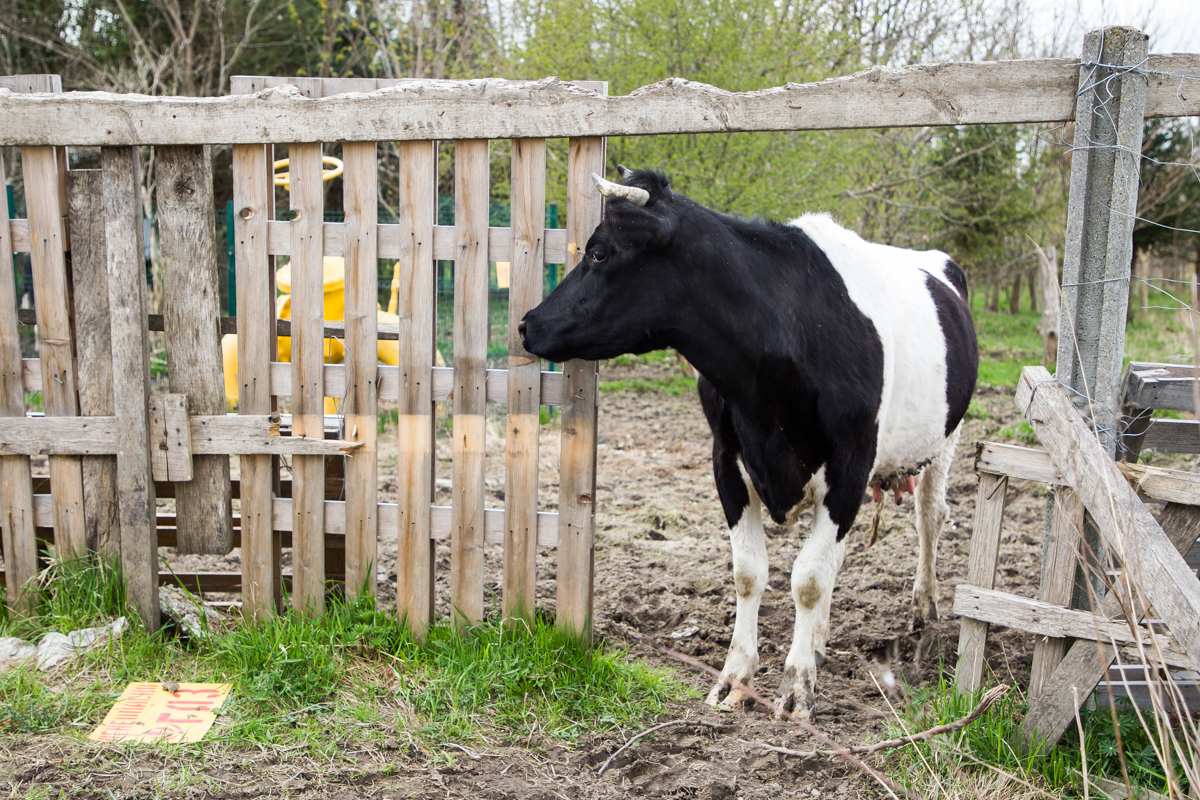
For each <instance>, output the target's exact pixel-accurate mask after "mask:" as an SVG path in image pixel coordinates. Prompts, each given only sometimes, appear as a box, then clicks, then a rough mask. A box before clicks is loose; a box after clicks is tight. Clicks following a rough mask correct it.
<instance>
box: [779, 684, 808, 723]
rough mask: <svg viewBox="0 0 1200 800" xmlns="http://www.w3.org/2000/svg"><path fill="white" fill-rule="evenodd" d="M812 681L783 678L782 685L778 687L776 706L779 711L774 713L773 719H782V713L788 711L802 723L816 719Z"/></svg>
mask: <svg viewBox="0 0 1200 800" xmlns="http://www.w3.org/2000/svg"><path fill="white" fill-rule="evenodd" d="M813 684H814V681H813V680H812V679H811V678H809V679H793V678H791V677H789V676H786V675H785V676H784V679H783V685H782V686H780V687H779V699H778V700H776V701H775V702H776V704H777V705H778V706H779V708H780V711H778V712H776V713H775V719H782V718H783V713H782V712H783V711H790V712H792V713H793V714H795V715H796V716H797V717H799V718H800V719H801V720H803V721H804V722H813V721H814V720H815V719H816V708H817V699H816V697H815V696H814V694H813Z"/></svg>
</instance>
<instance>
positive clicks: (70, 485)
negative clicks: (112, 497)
mask: <svg viewBox="0 0 1200 800" xmlns="http://www.w3.org/2000/svg"><path fill="white" fill-rule="evenodd" d="M21 167H22V171H23V176H24V179H25V198H26V206H27V208H28V213H29V230H30V240H31V243H32V251H31V255H32V260H33V291H34V295H35V296H36V297H37V298H38V302H37V317H38V352H39V356H40V358H41V362H42V376H43V388H42V395H43V397H44V399H45V407H46V414H47V415H49V416H57V417H73V416H76V415H77V414H78V412H79V406H78V400H77V398H76V395H75V385H76V384H75V365H74V362H73V356H74V353H73V350H74V348H73V347H72V340H71V316H70V310H69V297H70V294H69V293H70V288H69V285H68V281H67V267H66V258H65V256H64V254H63V238H64V236H63V224H62V212H63V209H61V208H60V206H59V194H58V172H59V169H58V161H57V157H56V155H55V152H54V149H53V148H49V147H24V148H22V149H21ZM46 376H52V378H53V379H52V380H49V379H47V378H46ZM50 478H51V481H52V482H53V484H54V492H55V517H54V531H55V533H54V536H55V543H56V545H57V546H58V549H59V552H61V553H64V554H70V553H82V552H83V551H84V550H85V549H86V547H87V532H86V526H85V525H84V518H83V466H82V464H81V463H80V461H79V458H78V457H77V456H53V457H51V459H50Z"/></svg>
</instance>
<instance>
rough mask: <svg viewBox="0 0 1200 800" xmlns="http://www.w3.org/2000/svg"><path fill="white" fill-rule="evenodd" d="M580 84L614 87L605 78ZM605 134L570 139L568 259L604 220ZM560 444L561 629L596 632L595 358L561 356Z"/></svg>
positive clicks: (570, 262)
mask: <svg viewBox="0 0 1200 800" xmlns="http://www.w3.org/2000/svg"><path fill="white" fill-rule="evenodd" d="M575 85H576V86H579V87H581V88H584V89H592V90H595V91H598V92H600V93H601V94H608V83H607V82H603V81H583V82H576V84H575ZM604 144H605V140H604V138H602V137H581V138H574V139H571V140H570V142H569V145H568V148H569V149H568V153H567V263H566V264H564V265H563V268H564V269H565V270H566V271H567V272H570V271H571V270H572V269H574V267H575V265H576V263H577V262H578V260H579V258H581V257H582V255H583V248H584V247H585V246H586V245H587V240H588V237H590V236H591V235H592V231H593V230H595V228H596V226H597V225H599V224H600V217H601V214H602V212H603V205H602V199H601V197H600V193H599V192H598V191H596V188H595V186H593V185H592V173H596V174H598V175H603V174H604ZM562 381H563V389H562V406H561V409H562V418H561V419H562V444H561V453H562V455H561V467H560V469H561V472H560V477H559V502H558V571H557V583H558V608H557V614H556V624H557V625H558V627H559V628H560V629H562V630H566V631H569V632H572V633H574V634H576V635H578V636H580V637H581V638H582V639H583V640H584V641H585V642H591V640H592V581H593V577H594V564H593V558H594V556H595V552H594V547H595V540H596V412H597V404H598V402H599V396H598V395H599V374H598V366H597V364H596V362H595V361H580V360H578V359H576V360H573V361H568V362H566V363H565V364H563V378H562Z"/></svg>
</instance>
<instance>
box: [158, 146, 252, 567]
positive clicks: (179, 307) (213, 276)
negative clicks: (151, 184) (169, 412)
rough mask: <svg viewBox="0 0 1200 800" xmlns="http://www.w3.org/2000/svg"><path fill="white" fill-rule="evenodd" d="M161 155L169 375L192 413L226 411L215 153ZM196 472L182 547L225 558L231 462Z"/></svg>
mask: <svg viewBox="0 0 1200 800" xmlns="http://www.w3.org/2000/svg"><path fill="white" fill-rule="evenodd" d="M155 159H156V161H155V170H156V181H155V184H156V190H155V191H156V198H155V199H156V200H157V202H158V232H159V250H160V253H161V257H160V266H161V269H162V285H163V305H164V307H163V326H164V328H165V332H166V337H165V338H166V345H167V363H168V364H169V365H170V368H169V370H168V371H167V378H168V380H169V382H170V388H171V391H172V392H174V393H178V394H183V395H187V410H188V413H190V414H223V413H225V382H224V378H223V373H222V369H223V367H222V363H221V340H220V336H219V335H218V333H217V319H218V318H219V317H220V316H221V309H220V289H219V285H218V282H217V256H218V252H219V250H218V248H217V233H216V227H215V220H216V212H215V206H214V202H215V201H214V200H213V172H212V153H211V151H210V150H209V148H207V147H201V146H198V145H197V146H180V147H160V148H157V152H156V153H155ZM191 469H192V479H191V480H190V481H187V482H186V483H183V484H181V485H180V486H179V487H178V488H177V490H176V495H175V503H176V508H177V512H176V513H177V514H178V517H179V526H178V527H179V543H178V545H176V548H177V549H178V550H179V552H181V553H201V554H206V555H225V554H226V553H228V552H229V551H230V549H232V547H233V527H232V525H231V523H230V515H231V504H230V497H229V459H228V458H226V457H223V456H195V457H194V458H193V459H192V467H191ZM176 480H177V479H176Z"/></svg>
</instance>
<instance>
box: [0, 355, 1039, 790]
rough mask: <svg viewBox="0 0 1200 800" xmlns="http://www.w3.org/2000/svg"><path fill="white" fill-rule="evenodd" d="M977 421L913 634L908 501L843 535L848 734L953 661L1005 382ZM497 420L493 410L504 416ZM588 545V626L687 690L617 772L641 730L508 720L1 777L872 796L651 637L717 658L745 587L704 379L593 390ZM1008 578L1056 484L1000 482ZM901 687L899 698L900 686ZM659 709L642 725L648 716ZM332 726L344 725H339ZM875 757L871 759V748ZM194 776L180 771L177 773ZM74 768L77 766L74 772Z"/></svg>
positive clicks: (964, 448) (968, 431)
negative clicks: (449, 758)
mask: <svg viewBox="0 0 1200 800" xmlns="http://www.w3.org/2000/svg"><path fill="white" fill-rule="evenodd" d="M676 369H677V367H676V366H675V365H673V364H656V365H645V364H643V365H636V366H626V367H620V366H612V365H606V366H604V367H603V368H602V378H603V379H604V380H614V379H618V378H632V377H637V378H659V377H664V376H666V375H669V374H673V371H674V370H676ZM977 400H978V401H979V404H980V405H981V406H982V407H983V408H984V409H986V412H987V414H986V417H984V418H982V419H972V420H969V421H968V422H967V424H966V427H965V431H964V433H963V436H962V439H961V442H960V446H959V454H958V458H957V460H956V462H955V465H954V469H953V472H952V474H951V477H950V485H949V497H948V501H949V503H950V509H951V518H950V521H949V523H948V525H947V527H946V530H945V531H944V533H943V535H942V539H941V545H940V548H939V552H938V560H937V567H938V574H939V577H940V581H941V583H940V591H939V595H938V605H939V609H940V611H941V615H942V618H941V620H940V621H938V622H936V623H934V624H933V625H931V626H929V627H928V628H926V630H925V631H924V632H923V633H921V634H920V635H917V636H914V635H912V634H910V633H909V630H908V627H909V625H908V620H909V608H910V602H911V601H910V593H911V590H912V574H913V570H914V568H915V564H916V554H915V548H916V533H915V530H914V528H913V522H912V517H911V511H912V505H913V501H912V498H911V496H906V497H905V500H904V503H903V505H902V506H899V507H897V506H896V505H894V504H893V502H892V501H891V500H888V501H887V502H886V503H885V505H884V511H883V515H884V517H883V519H884V523H885V529H887V530H888V531H889V532H888V534H887V535H886V536H885V537H884V538H883V539H882V540H881V541H879V542H877V543H876V544H875V545H874V546H872V547H869V548H868V547H867V545H866V542H865V537H864V535H863V534H864V531H865V530H866V529H867V526H868V524H869V521H870V518H871V513H872V510H873V507H872V506H871V505H870V503H867V504H865V505H864V507H863V510H862V511H861V512H860V514H859V519H858V523H857V524H856V526H855V530H854V532H852V533H851V534H850V536H851V541H850V545H849V547H848V550H847V555H846V562H845V566H844V567H843V570H842V572H841V574H840V576H839V578H838V582H837V587H836V590H835V593H834V599H833V612H832V618H831V626H830V629H831V635H830V640H829V646H828V650H827V657H828V660H827V662H826V663H825V664H824V665H823V667H822V668H821V670H820V671H819V685H818V694H819V702H818V707H817V723H818V725H819V727H820V728H821V729H822V730H824V731H825V732H826V733H827V734H829V735H830V736H832V737H833V738H834V739H836V740H837V741H838V742H841V743H845V744H857V743H861V742H865V741H869V740H871V739H872V738H873V737H875V738H877V737H878V736H879V734H880V732H881V731H882V730H883V727H884V720H885V717H887V716H888V710H887V709H888V706H887V702H886V701H885V698H884V697H883V696H882V695H881V694H880V691H879V689H878V688H877V685H876V683H875V681H874V680H873V679H872V675H874V676H875V677H876V678H879V677H880V676H881V675H883V674H884V673H886V672H887V671H888V670H891V671H892V673H893V674H894V675H895V676H896V677H900V678H903V680H904V681H906V682H908V683H909V684H911V685H920V684H923V683H926V682H928V681H931V680H936V679H937V678H938V676H939V668H940V667H942V666H944V667H945V668H946V669H947V670H950V671H952V670H953V666H954V663H955V655H954V653H955V649H956V646H957V642H958V622H957V619H956V618H955V617H954V616H953V615H952V614H951V606H952V603H953V595H954V589H955V586H956V585H957V584H958V583H960V582H961V581H963V579H964V578H965V575H966V570H967V553H968V545H969V539H970V535H971V529H972V524H973V517H974V507H975V490H976V485H977V482H976V476H975V473H974V471H973V455H974V446H975V442H976V441H977V440H979V439H996V438H999V437H1000V436H1001V431H1002V429H1005V428H1008V427H1011V426H1013V425H1014V424H1015V423H1016V421H1017V413H1016V411H1015V409H1014V408H1013V404H1012V400H1011V395H1010V393H1009V391H1008V390H991V389H987V388H984V389H981V390H980V392H979V393H978V396H977ZM498 419H499V418H497V421H498ZM599 419H600V430H599V434H600V438H599V458H598V476H599V478H598V484H599V485H598V492H597V549H596V559H595V570H596V576H595V593H596V605H595V609H596V617H595V625H596V630H597V632H598V634H599V635H600V636H601V637H602V638H603V639H604V640H605V641H607V642H608V643H609V644H611V645H615V646H618V647H627V648H629V652H630V656H631V657H633V658H640V659H645V660H646V661H648V662H650V663H652V664H656V665H661V666H666V667H669V668H671V669H672V670H675V672H676V674H677V675H678V676H679V679H680V680H681V681H683V682H684V683H686V684H688V685H690V686H692V687H693V688H694V689H695V692H696V695H697V696H696V698H695V699H693V700H688V701H685V702H681V703H678V704H677V705H676V706H675V707H674V708H673V709H672V710H671V711H670V712H669V714H668V715H667V716H666V717H664V718H663V719H662V720H660V721H670V720H676V719H687V720H689V722H688V723H687V724H680V725H675V726H673V727H670V728H667V729H665V730H663V731H661V732H659V733H656V734H654V735H653V736H651V737H648V738H646V739H643V740H642V741H640V742H639V743H638V744H637V745H635V746H634V747H632V748H630V749H629V750H627V751H625V752H624V753H623V754H622V755H620V756H619V757H618V758H617V759H615V760H614V761H613V763H612V765H611V766H610V767H609V768H608V770H607V771H606V772H605V773H604V774H603V775H602V776H597V771H598V769H599V767H600V766H601V765H602V764H603V763H604V762H605V760H606V759H608V757H609V756H610V755H611V754H613V753H614V752H615V751H616V750H617V748H619V747H620V746H621V744H623V743H624V742H625V741H626V740H627V739H628V738H629V737H630V736H632V735H634V734H636V733H638V731H636V730H627V731H620V732H617V731H613V732H605V733H602V734H600V733H598V734H596V735H594V736H592V737H590V738H587V739H585V740H584V741H581V742H579V743H578V745H577V746H574V747H570V748H568V747H565V746H562V745H561V744H559V743H555V742H551V741H538V740H536V739H534V740H532V741H530V742H528V743H520V744H517V743H514V742H512V741H505V739H504V737H503V736H502V735H498V736H496V737H494V738H491V739H489V740H488V741H484V742H466V743H464V746H465V747H466V748H467V750H466V751H462V752H459V751H454V752H455V753H456V754H457V756H458V757H457V758H456V760H455V763H454V764H453V765H451V766H445V765H441V766H436V767H434V766H431V764H430V759H429V755H428V754H427V753H425V752H422V750H421V749H420V748H414V747H411V746H409V745H408V744H396V742H385V743H384V746H382V747H375V746H371V745H364V744H362V743H361V742H360V741H355V740H351V739H349V738H347V740H346V742H345V743H344V744H339V747H338V749H337V752H336V754H335V755H334V756H333V757H332V758H331V759H328V760H323V761H321V762H320V763H318V762H316V761H314V760H312V758H311V757H310V756H308V755H304V756H300V755H297V754H295V753H287V752H276V751H274V750H272V749H271V748H266V749H262V748H258V747H249V748H246V749H229V748H222V749H220V750H219V752H213V753H212V754H210V755H208V756H206V758H205V760H204V761H203V762H196V761H194V760H191V759H187V758H183V757H174V756H170V755H164V754H163V753H161V752H160V753H156V754H150V753H146V754H139V753H138V752H137V751H114V750H105V749H103V748H101V747H100V746H94V745H92V744H91V743H88V742H83V741H80V740H78V739H75V738H68V737H65V736H46V737H37V738H35V739H29V740H25V741H21V742H10V743H9V745H8V746H4V745H0V761H3V760H8V761H9V765H8V767H7V768H5V767H3V766H2V765H0V775H3V773H4V772H5V771H8V773H9V776H10V778H9V780H11V781H12V786H13V787H14V790H15V793H16V794H15V795H14V796H34V795H38V796H40V795H39V793H40V792H46V793H48V794H50V795H53V796H58V795H59V794H60V793H61V794H62V795H63V796H70V797H93V796H95V797H106V798H107V797H130V798H132V797H145V796H149V795H151V794H154V795H155V796H163V797H212V798H235V797H259V796H271V797H303V798H318V797H319V798H322V800H332V799H333V798H342V797H378V798H392V797H419V798H435V797H436V798H443V797H470V798H576V797H578V798H616V797H627V796H629V797H646V798H683V797H699V798H712V799H714V800H715V799H716V798H730V800H732V798H746V799H747V800H751V799H752V798H753V799H757V798H768V797H804V798H819V797H838V798H841V797H846V798H851V797H858V796H872V797H874V796H880V792H879V790H878V789H877V787H876V785H875V784H874V783H873V782H872V781H871V780H870V779H868V778H865V777H864V776H862V775H861V774H860V773H859V772H857V771H856V770H855V769H854V768H852V767H850V766H849V765H847V764H846V763H845V762H842V761H840V760H838V759H836V758H813V759H807V760H801V759H795V758H788V757H784V756H781V755H777V754H775V753H772V752H769V751H767V750H764V749H763V748H762V747H760V746H759V745H758V744H757V743H769V744H772V745H782V746H786V747H791V748H794V749H808V748H811V747H813V746H814V743H813V742H812V740H811V739H810V737H808V735H807V734H805V733H803V732H802V731H800V730H799V729H798V728H797V727H796V726H794V725H790V724H788V723H784V722H777V721H775V720H774V719H772V717H771V715H770V713H769V712H767V711H766V710H764V709H761V708H750V709H747V710H745V711H742V712H736V713H720V712H717V711H714V710H712V709H709V708H708V707H707V706H705V705H704V703H703V702H702V698H703V695H704V694H705V693H706V692H707V690H708V688H709V685H710V679H709V678H708V677H707V676H705V675H702V674H700V673H699V672H697V671H694V670H692V669H691V668H689V667H686V666H684V665H682V664H680V663H679V662H676V661H673V660H670V659H666V658H664V657H663V656H660V655H659V654H658V653H656V652H655V651H653V650H652V649H650V648H649V647H647V646H646V645H645V644H641V643H639V642H638V640H637V639H635V638H634V636H633V634H635V633H636V634H639V635H642V636H646V637H650V638H653V639H655V640H657V641H659V642H662V643H664V644H666V645H668V646H670V647H673V648H675V649H677V650H679V651H681V652H683V653H686V654H688V655H691V656H694V657H696V658H698V659H701V660H703V661H705V662H707V663H708V664H711V665H713V666H715V667H717V668H720V666H721V664H722V663H723V660H724V656H725V651H726V648H727V647H728V644H729V638H730V632H731V630H732V625H733V614H734V590H733V585H732V583H733V582H732V576H731V570H732V567H731V561H730V553H729V547H728V537H727V531H726V527H725V523H724V520H723V516H722V514H721V509H720V504H719V502H718V500H717V495H716V490H715V487H714V485H713V479H712V474H711V446H712V445H711V438H710V436H709V433H708V428H707V425H706V424H705V421H704V417H703V414H702V413H701V410H700V405H699V402H698V400H697V399H696V397H695V395H694V394H692V393H685V394H683V395H680V396H674V397H673V396H669V395H663V394H654V393H646V394H639V393H634V392H623V393H617V394H605V395H604V396H603V398H602V401H601V410H600V415H599ZM496 431H503V423H502V422H501V423H500V424H498V425H491V426H490V427H489V437H488V458H487V470H488V489H489V497H488V505H489V506H502V505H503V487H504V483H503V441H502V440H501V439H500V437H499V436H498V435H497V433H496ZM557 435H558V431H557V429H555V428H554V427H553V426H547V427H545V428H544V431H543V436H542V462H543V470H542V475H541V479H542V485H541V502H542V509H543V510H553V509H554V508H555V505H556V500H557V493H558V487H557V483H556V481H557V470H556V461H557V456H558V444H557ZM394 437H395V431H394V429H389V430H388V431H387V432H386V433H385V434H384V435H383V436H382V437H381V444H382V452H381V461H380V487H381V490H382V492H383V494H384V498H383V499H387V500H392V499H394V491H395V483H394V477H392V476H393V475H394V464H395V457H396V455H395V445H394ZM439 455H440V456H441V458H440V459H439V466H438V470H439V471H438V478H439V479H440V480H439V484H440V486H441V488H440V490H439V499H438V502H442V503H446V502H448V497H449V491H448V478H449V461H448V456H449V449H448V445H447V443H446V442H445V441H444V440H443V441H442V442H441V443H440V451H439ZM1008 491H1009V498H1008V507H1007V511H1006V516H1005V529H1004V535H1003V540H1002V543H1001V550H1000V565H1001V567H1000V571H999V575H998V577H997V588H999V589H1003V590H1006V591H1013V592H1017V593H1020V594H1024V595H1026V596H1036V592H1037V572H1038V563H1039V557H1040V547H1041V528H1042V512H1043V509H1044V507H1045V496H1044V492H1043V490H1042V489H1041V487H1039V486H1037V485H1034V484H1027V483H1023V482H1018V481H1014V482H1012V483H1011V485H1010V487H1009V489H1008ZM807 524H808V521H807V520H803V521H801V523H800V524H799V525H798V526H795V527H791V528H780V527H777V526H773V525H769V526H768V527H767V548H768V552H769V556H770V560H771V573H770V579H769V589H768V592H767V594H766V595H765V596H764V599H763V607H762V613H761V617H760V625H759V642H760V653H761V656H762V668H761V670H760V673H759V675H758V677H757V685H758V688H760V689H761V690H762V691H763V693H764V694H766V695H767V696H772V695H773V693H774V692H775V691H776V689H777V687H778V684H779V680H780V676H781V672H782V668H783V661H784V657H785V655H786V652H787V649H788V646H789V644H790V641H791V630H792V624H793V610H792V603H791V600H790V599H789V596H788V586H789V575H790V570H791V564H792V561H793V560H794V559H795V557H796V555H797V553H798V552H799V550H800V547H801V545H802V543H803V533H804V531H805V530H806V529H807ZM394 552H395V542H394V540H392V541H387V540H386V539H385V540H384V541H382V542H381V546H380V564H379V576H380V578H381V580H380V589H381V595H382V602H383V603H384V604H385V605H389V606H394V602H395V601H394V584H393V581H394V576H395V561H394ZM499 555H500V554H499V552H498V548H494V547H493V548H489V550H488V553H487V557H488V576H487V579H488V587H487V593H488V597H489V609H494V604H495V602H496V600H497V598H498V596H499V587H500V572H499V564H500V563H501V562H500V559H499ZM553 555H554V554H553V551H549V552H546V553H543V554H542V555H541V556H540V557H539V559H540V560H539V569H540V576H539V585H538V603H539V605H541V606H544V607H547V608H552V607H553V596H554V559H553ZM237 556H238V554H237V553H236V551H235V552H234V553H232V554H230V556H228V557H226V558H225V559H224V561H225V564H224V565H223V567H222V565H221V564H220V560H217V561H213V560H209V559H197V558H196V557H181V556H173V557H172V558H171V560H172V562H173V564H174V566H175V567H176V569H181V570H191V569H214V568H224V569H230V568H233V569H236V568H237V567H236V566H235V565H236V562H237ZM438 562H439V563H438V581H439V582H438V597H439V602H440V603H441V608H440V609H439V610H440V611H441V612H442V613H445V611H447V608H446V595H447V593H448V586H447V577H448V571H449V551H448V548H447V547H446V546H445V545H444V544H442V545H440V546H439V559H438ZM1031 650H1032V637H1030V636H1027V635H1025V634H1022V633H1019V632H1016V631H1008V630H1003V629H1000V630H997V629H995V628H993V636H992V637H991V644H990V646H989V651H988V662H989V666H990V667H991V669H992V671H993V672H994V673H995V676H996V679H997V680H1001V681H1004V682H1007V683H1017V684H1022V685H1023V684H1024V683H1025V682H1026V681H1027V678H1028V671H1029V659H1030V654H1031ZM893 699H894V698H893ZM651 724H653V722H648V723H647V727H649V726H650V725H651ZM331 736H333V737H338V736H339V734H338V733H337V732H336V731H331ZM876 763H878V762H876ZM189 770H190V771H191V774H193V775H194V776H195V780H193V781H191V782H190V785H181V783H182V782H181V781H180V780H178V778H179V776H180V774H181V773H183V772H186V771H189ZM81 778H86V779H85V780H81Z"/></svg>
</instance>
